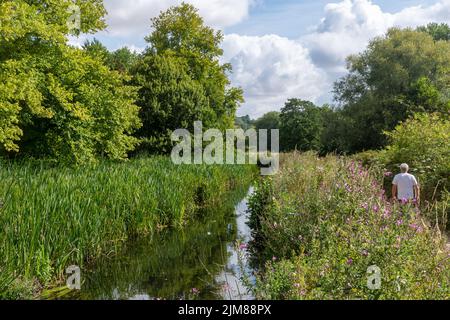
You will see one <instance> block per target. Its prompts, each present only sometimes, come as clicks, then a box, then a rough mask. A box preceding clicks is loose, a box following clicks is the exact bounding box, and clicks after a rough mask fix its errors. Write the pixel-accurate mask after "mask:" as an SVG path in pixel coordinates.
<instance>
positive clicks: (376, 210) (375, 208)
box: [372, 205, 380, 212]
mask: <svg viewBox="0 0 450 320" xmlns="http://www.w3.org/2000/svg"><path fill="white" fill-rule="evenodd" d="M372 209H373V211H375V212H378V211H380V207H379V206H378V205H374V206H373V208H372Z"/></svg>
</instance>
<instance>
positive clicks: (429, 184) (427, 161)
mask: <svg viewBox="0 0 450 320" xmlns="http://www.w3.org/2000/svg"><path fill="white" fill-rule="evenodd" d="M388 136H389V138H390V140H391V142H390V145H389V146H388V147H387V149H386V151H385V152H383V153H381V154H380V156H381V160H382V162H383V163H384V164H386V166H387V169H392V170H398V166H399V165H400V164H401V163H403V162H406V163H408V164H409V166H410V167H411V171H412V173H413V174H415V175H417V177H418V179H419V181H420V184H421V187H422V189H423V196H424V197H425V199H434V198H435V195H438V196H439V195H440V194H441V192H442V191H443V190H449V189H450V148H449V142H450V121H449V120H448V119H445V118H443V117H439V116H438V115H430V114H417V115H416V116H415V117H414V118H413V119H410V120H407V121H406V122H404V123H402V124H401V125H399V126H397V128H396V129H395V130H394V131H392V132H390V133H388Z"/></svg>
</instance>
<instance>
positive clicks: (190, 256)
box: [71, 189, 251, 300]
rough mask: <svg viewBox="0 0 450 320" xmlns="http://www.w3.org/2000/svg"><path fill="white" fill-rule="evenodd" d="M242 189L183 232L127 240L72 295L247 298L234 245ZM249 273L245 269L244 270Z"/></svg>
mask: <svg viewBox="0 0 450 320" xmlns="http://www.w3.org/2000/svg"><path fill="white" fill-rule="evenodd" d="M246 193H247V190H246V189H240V190H236V191H235V192H234V193H232V194H231V195H230V196H229V197H228V199H225V200H224V201H223V202H222V203H220V204H217V205H216V206H215V207H214V208H209V209H204V210H202V211H201V212H199V214H198V217H197V218H196V221H195V222H191V223H190V224H189V226H188V227H186V229H185V230H184V231H167V232H164V233H162V234H160V235H158V236H154V237H153V238H151V239H141V240H139V241H136V242H133V243H129V244H128V245H127V246H125V247H124V249H123V250H122V252H121V253H120V254H119V255H117V256H115V257H113V258H104V259H100V260H98V261H97V263H96V265H95V266H94V267H93V268H92V269H91V270H90V271H87V272H83V274H82V277H83V281H84V282H83V284H82V289H81V291H80V292H78V293H77V296H76V297H73V296H72V297H71V298H78V299H170V300H175V299H251V296H250V295H249V294H247V290H246V288H245V287H244V286H243V285H242V283H241V282H240V277H241V275H242V270H241V267H240V266H239V265H240V264H239V263H238V251H239V248H237V246H236V243H237V240H238V239H241V241H245V242H248V241H249V240H250V238H249V237H250V230H249V228H248V226H247V225H246V219H247V215H246V209H247V202H246V200H243V201H242V199H243V198H244V197H245V195H246ZM246 271H247V272H249V271H250V270H246Z"/></svg>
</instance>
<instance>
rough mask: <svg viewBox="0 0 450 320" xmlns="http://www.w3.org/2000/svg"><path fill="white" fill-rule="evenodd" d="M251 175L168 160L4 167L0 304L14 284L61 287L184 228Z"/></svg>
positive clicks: (0, 180)
mask: <svg viewBox="0 0 450 320" xmlns="http://www.w3.org/2000/svg"><path fill="white" fill-rule="evenodd" d="M254 172H255V171H254V168H253V167H251V166H227V165H223V166H206V165H198V166H194V165H192V166H175V165H173V164H172V162H171V161H170V159H169V158H166V157H146V158H144V157H143V158H139V159H135V160H132V161H129V162H125V163H115V162H108V161H104V162H100V163H98V164H93V165H87V166H82V167H76V168H71V167H65V166H52V165H49V164H48V163H44V162H38V163H36V162H24V163H20V164H18V163H7V162H3V163H1V166H0V202H1V209H0V261H1V262H0V272H1V275H0V298H2V297H3V298H8V294H7V292H8V290H10V289H8V288H11V286H12V285H14V284H17V282H20V283H21V284H23V283H24V282H27V281H33V282H34V283H35V284H39V285H40V286H45V285H48V284H49V283H53V282H55V280H61V279H62V276H63V272H64V269H65V268H66V267H67V266H69V265H71V264H77V265H79V266H82V265H83V264H84V263H85V262H87V261H89V260H90V259H95V258H96V257H98V256H99V255H102V254H110V253H114V252H116V251H117V249H118V247H119V246H120V245H121V243H122V242H123V241H125V240H127V239H130V238H133V237H135V236H139V235H144V234H149V233H153V232H155V231H157V230H159V229H163V228H166V227H176V228H179V227H182V226H184V225H185V224H187V223H188V222H189V220H190V219H193V218H195V213H196V212H197V208H198V207H200V206H205V205H208V204H211V203H216V202H219V201H220V199H221V197H222V196H223V195H224V194H225V193H226V192H227V191H228V190H230V189H232V188H233V187H234V186H235V185H240V184H243V183H248V182H249V181H250V180H251V178H252V176H253V174H254ZM11 279H13V280H11ZM2 283H3V284H2ZM2 286H3V288H2Z"/></svg>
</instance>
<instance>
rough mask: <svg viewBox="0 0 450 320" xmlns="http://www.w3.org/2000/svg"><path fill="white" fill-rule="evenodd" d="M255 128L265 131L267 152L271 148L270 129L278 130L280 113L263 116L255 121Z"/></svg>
mask: <svg viewBox="0 0 450 320" xmlns="http://www.w3.org/2000/svg"><path fill="white" fill-rule="evenodd" d="M255 127H256V129H257V130H261V129H266V130H267V138H268V142H267V147H268V150H270V149H271V148H272V132H271V130H272V129H280V112H278V111H271V112H268V113H266V114H264V115H263V116H262V117H261V118H259V119H257V120H256V121H255Z"/></svg>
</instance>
